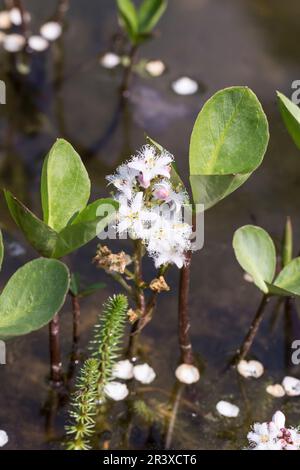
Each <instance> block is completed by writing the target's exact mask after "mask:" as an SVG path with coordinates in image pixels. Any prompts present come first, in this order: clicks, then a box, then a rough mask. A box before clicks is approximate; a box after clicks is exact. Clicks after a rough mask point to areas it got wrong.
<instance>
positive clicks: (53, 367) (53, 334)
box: [49, 313, 62, 386]
mask: <svg viewBox="0 0 300 470" xmlns="http://www.w3.org/2000/svg"><path fill="white" fill-rule="evenodd" d="M59 323H60V322H59V315H58V313H57V314H56V315H55V316H54V317H53V319H52V320H51V322H50V323H49V340H50V344H49V346H50V380H51V382H52V383H53V385H56V386H58V385H61V383H62V363H61V354H60V341H59V330H60V324H59Z"/></svg>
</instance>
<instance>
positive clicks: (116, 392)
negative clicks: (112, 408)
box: [104, 382, 129, 401]
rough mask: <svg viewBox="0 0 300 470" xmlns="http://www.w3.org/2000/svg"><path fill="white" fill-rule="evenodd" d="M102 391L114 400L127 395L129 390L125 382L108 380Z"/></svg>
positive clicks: (121, 398)
mask: <svg viewBox="0 0 300 470" xmlns="http://www.w3.org/2000/svg"><path fill="white" fill-rule="evenodd" d="M104 393H105V395H106V396H108V397H109V398H111V399H112V400H114V401H121V400H124V398H126V397H127V395H128V393H129V390H128V388H127V385H125V384H121V383H120V382H109V383H108V384H107V385H105V387H104Z"/></svg>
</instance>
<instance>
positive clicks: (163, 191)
mask: <svg viewBox="0 0 300 470" xmlns="http://www.w3.org/2000/svg"><path fill="white" fill-rule="evenodd" d="M169 194H170V193H169V191H168V189H167V188H163V187H161V188H158V189H156V190H155V191H154V196H155V197H156V199H161V200H162V201H165V200H166V199H168V197H169Z"/></svg>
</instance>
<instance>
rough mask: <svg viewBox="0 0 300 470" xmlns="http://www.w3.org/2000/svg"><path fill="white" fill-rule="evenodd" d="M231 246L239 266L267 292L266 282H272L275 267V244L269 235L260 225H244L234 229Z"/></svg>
mask: <svg viewBox="0 0 300 470" xmlns="http://www.w3.org/2000/svg"><path fill="white" fill-rule="evenodd" d="M233 248H234V252H235V256H236V258H237V260H238V262H239V263H240V265H241V267H242V268H243V269H244V270H245V271H246V272H247V273H248V274H250V275H251V276H252V278H253V280H254V282H255V284H256V285H257V287H259V289H261V290H262V291H263V292H264V293H268V292H269V290H268V286H267V284H266V283H269V284H271V283H272V281H273V278H274V275H275V268H276V252H275V246H274V243H273V240H272V239H271V237H270V235H269V234H268V233H267V232H266V231H265V230H263V229H262V228H260V227H255V226H254V225H245V226H244V227H241V228H239V229H238V230H236V232H235V234H234V237H233ZM279 287H280V286H279Z"/></svg>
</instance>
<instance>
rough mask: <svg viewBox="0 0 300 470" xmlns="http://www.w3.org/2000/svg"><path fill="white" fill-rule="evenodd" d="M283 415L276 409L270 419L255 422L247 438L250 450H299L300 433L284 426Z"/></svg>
mask: <svg viewBox="0 0 300 470" xmlns="http://www.w3.org/2000/svg"><path fill="white" fill-rule="evenodd" d="M285 421H286V419H285V415H284V414H283V413H282V412H281V411H276V413H275V414H274V415H273V417H272V421H270V422H267V423H255V424H254V425H253V428H252V431H251V432H249V433H248V435H247V438H248V440H249V443H250V449H252V450H300V434H299V432H298V431H297V430H296V429H293V428H286V427H285Z"/></svg>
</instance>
